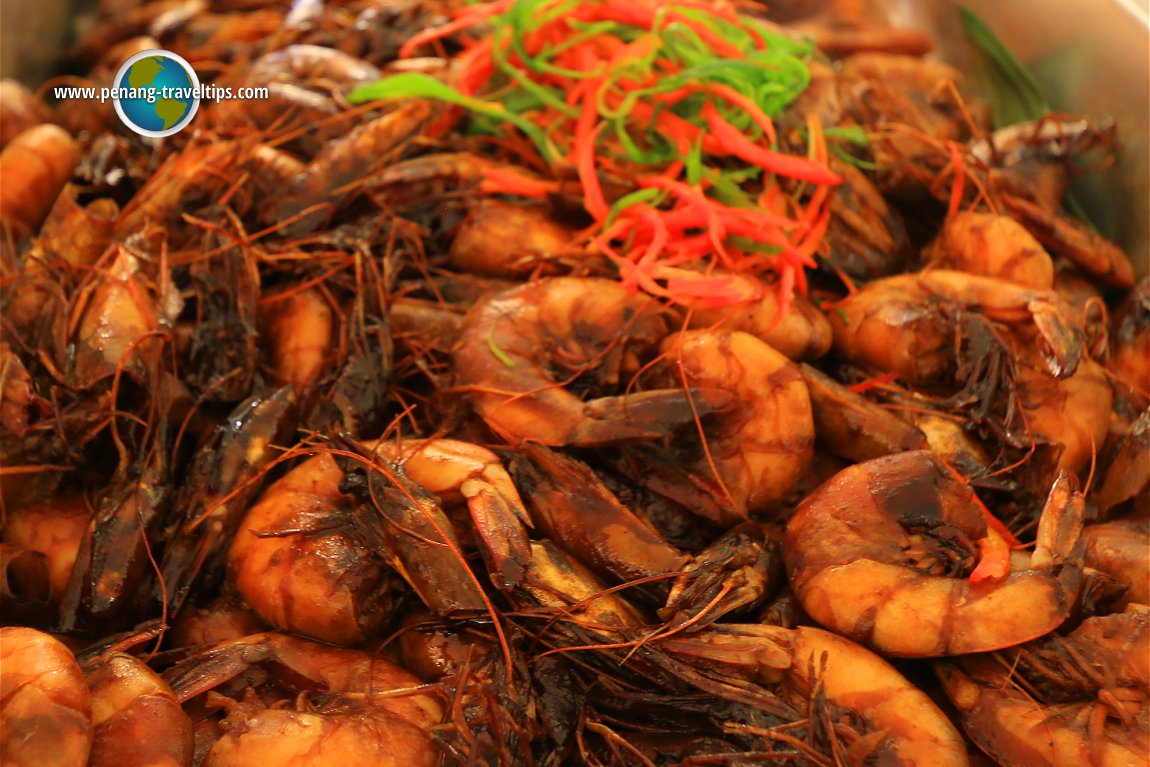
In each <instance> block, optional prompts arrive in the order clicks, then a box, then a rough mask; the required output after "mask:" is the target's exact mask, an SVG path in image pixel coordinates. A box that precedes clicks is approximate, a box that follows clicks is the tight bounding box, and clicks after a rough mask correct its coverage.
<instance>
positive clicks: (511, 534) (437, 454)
mask: <svg viewBox="0 0 1150 767" xmlns="http://www.w3.org/2000/svg"><path fill="white" fill-rule="evenodd" d="M371 447H372V450H373V452H374V456H375V457H377V458H383V459H385V460H387V461H390V462H391V463H393V464H395V465H397V466H398V467H400V468H401V469H402V471H403V472H404V473H405V474H406V475H407V477H408V478H410V479H411V480H412V481H414V482H415V483H416V484H418V485H420V486H421V487H423V488H424V489H425V490H427V491H428V492H429V493H431V494H432V495H434V496H436V497H437V498H438V499H439V500H440V502H441V503H449V502H452V501H454V500H457V499H458V500H464V501H466V502H467V506H468V510H469V511H470V518H471V521H472V524H474V525H475V529H476V531H477V533H478V536H479V540H480V542H481V546H480V551H481V552H482V553H483V555H484V557H485V558H486V560H487V564H488V571H489V572H490V573H491V577H492V580H494V581H495V583H496V585H497V586H499V587H500V588H502V589H509V588H512V587H514V586H515V585H516V584H517V583H519V580H520V579H521V578H522V577H523V570H524V568H525V567H526V566H527V563H528V562H529V561H530V559H531V554H530V551H529V550H528V545H527V528H528V527H529V526H530V525H531V520H530V518H529V517H528V515H527V510H526V509H525V508H524V506H523V500H522V499H521V498H520V497H519V491H518V490H516V489H515V485H514V483H513V482H512V481H511V476H510V475H509V474H508V473H507V470H506V469H505V468H503V464H502V462H501V461H500V459H499V456H497V455H496V454H495V453H493V452H491V451H490V450H488V449H486V448H483V447H480V446H479V445H472V444H470V443H467V442H460V441H458V440H454V439H432V440H404V441H403V442H401V443H399V444H396V443H393V442H388V441H386V440H383V441H380V442H378V443H373V444H372V445H371Z"/></svg>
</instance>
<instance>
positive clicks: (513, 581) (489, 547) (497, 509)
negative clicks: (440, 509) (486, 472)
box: [459, 480, 531, 590]
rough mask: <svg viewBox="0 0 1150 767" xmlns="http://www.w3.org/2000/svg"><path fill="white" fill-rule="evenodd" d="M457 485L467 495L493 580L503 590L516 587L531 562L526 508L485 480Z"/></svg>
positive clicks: (468, 481)
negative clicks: (526, 526) (519, 505)
mask: <svg viewBox="0 0 1150 767" xmlns="http://www.w3.org/2000/svg"><path fill="white" fill-rule="evenodd" d="M459 489H460V492H462V493H463V495H464V497H466V498H467V503H468V508H469V509H470V511H471V518H472V520H473V521H474V523H475V528H476V530H478V532H479V538H480V540H481V541H482V543H483V545H482V546H481V550H482V551H483V557H484V559H485V560H486V562H487V567H488V571H489V572H490V573H491V579H492V581H493V582H494V583H495V585H496V586H497V587H499V588H501V589H504V590H510V589H513V588H515V587H516V586H518V585H519V583H520V581H522V580H523V574H524V573H525V572H526V570H527V566H528V565H529V564H530V563H531V544H530V542H529V541H528V540H527V531H526V530H525V529H524V522H525V520H524V515H525V513H526V512H523V511H522V507H517V506H516V504H514V503H512V502H510V501H509V499H508V498H507V497H505V496H504V495H503V494H501V493H500V492H499V491H498V489H497V488H495V487H494V486H493V485H490V484H488V483H486V482H481V481H478V480H467V481H465V482H464V483H463V484H462V485H461V486H460V488H459Z"/></svg>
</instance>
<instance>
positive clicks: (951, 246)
mask: <svg viewBox="0 0 1150 767" xmlns="http://www.w3.org/2000/svg"><path fill="white" fill-rule="evenodd" d="M927 253H928V256H929V259H930V262H931V263H932V264H933V265H935V266H938V267H941V268H944V269H957V270H959V271H963V272H970V273H971V274H981V275H985V276H987V277H998V278H1001V279H1004V280H1008V281H1009V282H1012V283H1015V284H1018V285H1024V286H1026V287H1030V288H1036V289H1038V290H1050V289H1051V288H1052V287H1053V286H1054V261H1053V260H1052V259H1051V258H1050V254H1048V253H1047V252H1046V250H1045V249H1043V247H1042V245H1041V244H1039V242H1038V241H1037V240H1036V239H1034V237H1032V236H1031V235H1030V233H1029V232H1028V231H1026V229H1025V228H1024V227H1023V226H1022V225H1021V224H1019V223H1018V222H1017V221H1015V220H1014V219H1012V218H1010V217H1009V216H1003V215H998V214H995V213H981V212H973V211H961V212H959V213H958V214H956V215H955V216H953V217H951V218H948V219H947V220H946V223H945V224H943V227H942V232H941V233H940V234H939V236H938V239H937V240H935V241H934V242H933V243H932V244H931V245H930V246H929V248H928V249H927Z"/></svg>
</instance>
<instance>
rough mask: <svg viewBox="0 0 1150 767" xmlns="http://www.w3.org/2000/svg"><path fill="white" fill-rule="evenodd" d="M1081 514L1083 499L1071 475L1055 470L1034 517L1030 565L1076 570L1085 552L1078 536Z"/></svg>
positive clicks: (1078, 570)
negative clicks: (1035, 530)
mask: <svg viewBox="0 0 1150 767" xmlns="http://www.w3.org/2000/svg"><path fill="white" fill-rule="evenodd" d="M1085 516H1086V503H1085V501H1084V499H1083V496H1082V493H1081V492H1079V491H1078V488H1077V481H1076V480H1075V479H1074V475H1072V474H1070V473H1069V472H1067V471H1065V470H1063V471H1061V472H1059V474H1058V478H1057V479H1055V480H1054V484H1053V486H1051V488H1050V494H1049V495H1048V496H1047V498H1046V505H1045V506H1044V507H1043V509H1042V516H1041V517H1039V519H1038V533H1037V536H1036V539H1035V546H1034V554H1033V555H1031V560H1030V561H1031V566H1032V567H1033V568H1035V569H1043V568H1046V569H1054V568H1062V569H1068V570H1070V571H1073V572H1077V573H1079V574H1080V573H1081V571H1082V563H1083V557H1084V554H1085V542H1084V541H1083V539H1082V526H1083V522H1084V519H1085Z"/></svg>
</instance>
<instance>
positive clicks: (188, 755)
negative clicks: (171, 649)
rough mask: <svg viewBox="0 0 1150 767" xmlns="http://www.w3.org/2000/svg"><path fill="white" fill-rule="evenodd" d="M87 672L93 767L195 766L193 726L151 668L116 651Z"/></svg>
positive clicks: (91, 765)
mask: <svg viewBox="0 0 1150 767" xmlns="http://www.w3.org/2000/svg"><path fill="white" fill-rule="evenodd" d="M85 671H86V673H87V677H88V688H89V689H90V690H91V693H92V752H91V757H90V758H89V761H88V767H131V766H132V765H140V766H141V767H145V766H146V767H191V764H192V722H191V720H190V719H188V715H187V714H185V713H184V711H183V709H181V708H180V704H179V702H178V701H177V700H176V696H175V695H174V694H173V693H172V689H171V688H170V687H168V684H167V682H165V681H164V680H163V679H161V678H160V676H159V674H157V673H156V672H155V671H153V670H152V669H151V668H149V667H148V664H146V663H144V662H143V661H142V660H140V659H139V658H136V657H134V656H132V655H127V654H125V653H122V652H117V651H114V650H113V651H110V652H107V653H103V654H101V655H100V656H99V657H97V658H95V659H94V660H93V661H92V662H91V664H90V665H88V666H87V668H86V669H85Z"/></svg>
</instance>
